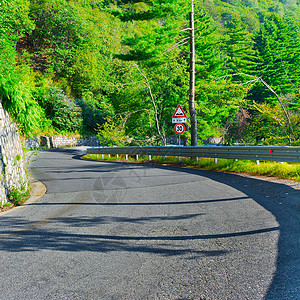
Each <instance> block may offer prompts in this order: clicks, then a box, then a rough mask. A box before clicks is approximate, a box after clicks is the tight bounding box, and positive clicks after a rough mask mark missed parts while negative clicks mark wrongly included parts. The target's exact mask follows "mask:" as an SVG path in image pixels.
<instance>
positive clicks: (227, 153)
mask: <svg viewBox="0 0 300 300" xmlns="http://www.w3.org/2000/svg"><path fill="white" fill-rule="evenodd" d="M87 154H114V155H117V154H118V155H120V154H125V155H157V156H179V157H210V158H228V159H229V158H230V159H250V160H257V161H260V160H271V161H281V162H300V147H289V146H274V147H270V146H203V147H202V146H200V147H182V146H162V147H160V146H157V147H154V146H150V147H99V148H88V149H87Z"/></svg>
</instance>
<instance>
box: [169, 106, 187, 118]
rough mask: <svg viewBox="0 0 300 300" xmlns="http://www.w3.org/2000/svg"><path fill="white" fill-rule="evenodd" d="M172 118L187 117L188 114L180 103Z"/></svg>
mask: <svg viewBox="0 0 300 300" xmlns="http://www.w3.org/2000/svg"><path fill="white" fill-rule="evenodd" d="M172 118H186V114H185V112H184V111H183V109H182V107H181V106H180V104H178V106H177V108H176V110H175V112H174V114H173V116H172Z"/></svg>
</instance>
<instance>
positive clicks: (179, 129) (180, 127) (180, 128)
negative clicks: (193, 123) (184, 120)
mask: <svg viewBox="0 0 300 300" xmlns="http://www.w3.org/2000/svg"><path fill="white" fill-rule="evenodd" d="M174 130H175V132H176V133H177V134H182V133H184V131H185V126H184V125H183V124H181V123H177V124H176V125H175V127H174Z"/></svg>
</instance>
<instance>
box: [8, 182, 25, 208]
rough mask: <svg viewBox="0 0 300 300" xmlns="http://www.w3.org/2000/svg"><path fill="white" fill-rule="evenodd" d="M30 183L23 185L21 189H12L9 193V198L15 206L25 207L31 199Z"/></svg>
mask: <svg viewBox="0 0 300 300" xmlns="http://www.w3.org/2000/svg"><path fill="white" fill-rule="evenodd" d="M30 190H31V189H30V186H29V183H27V184H24V185H22V187H21V189H20V190H19V189H12V190H10V191H9V193H8V198H9V200H10V202H11V203H12V204H13V205H14V206H20V205H23V204H24V203H25V202H26V201H27V200H28V199H29V197H30Z"/></svg>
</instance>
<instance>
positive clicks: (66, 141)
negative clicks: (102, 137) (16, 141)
mask: <svg viewBox="0 0 300 300" xmlns="http://www.w3.org/2000/svg"><path fill="white" fill-rule="evenodd" d="M25 145H26V147H27V148H63V147H72V146H89V147H95V146H101V144H100V143H99V142H98V141H97V137H96V136H90V137H85V138H77V137H74V136H71V137H69V136H62V135H60V136H40V137H34V138H28V139H26V141H25Z"/></svg>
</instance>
